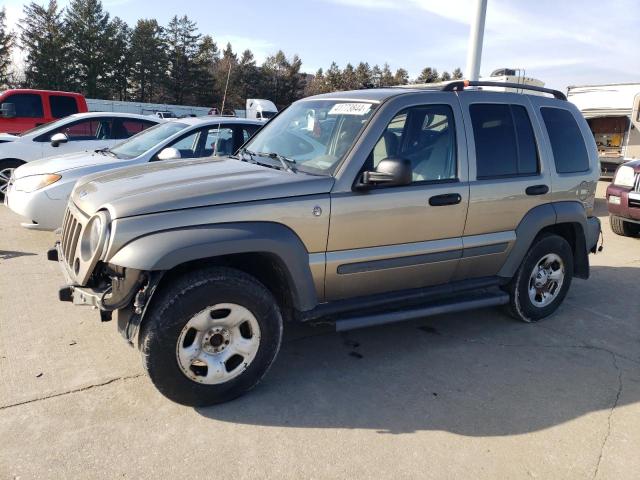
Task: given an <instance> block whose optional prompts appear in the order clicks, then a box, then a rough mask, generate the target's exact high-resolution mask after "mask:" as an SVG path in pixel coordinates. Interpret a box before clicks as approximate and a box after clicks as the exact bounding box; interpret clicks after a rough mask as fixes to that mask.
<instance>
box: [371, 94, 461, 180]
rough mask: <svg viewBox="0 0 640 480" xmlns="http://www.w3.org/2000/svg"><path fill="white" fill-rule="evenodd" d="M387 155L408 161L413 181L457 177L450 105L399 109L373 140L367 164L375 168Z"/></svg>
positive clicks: (454, 137) (452, 178)
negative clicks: (375, 139) (375, 141)
mask: <svg viewBox="0 0 640 480" xmlns="http://www.w3.org/2000/svg"><path fill="white" fill-rule="evenodd" d="M390 157H395V158H401V159H406V160H409V161H410V162H411V168H412V170H413V181H414V182H422V181H439V180H454V179H455V178H457V171H456V163H457V159H456V136H455V124H454V120H453V111H452V110H451V107H449V106H448V105H427V106H419V107H411V108H408V109H405V110H402V111H401V112H400V113H398V114H397V115H396V116H395V117H394V118H393V120H391V122H390V123H389V125H388V126H387V128H386V130H385V131H384V133H383V134H382V136H381V137H380V140H378V143H376V146H375V147H374V149H373V151H372V152H371V156H370V162H369V165H367V168H373V169H375V168H376V167H377V166H378V163H380V161H381V160H383V159H385V158H390Z"/></svg>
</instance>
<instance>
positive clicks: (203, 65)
mask: <svg viewBox="0 0 640 480" xmlns="http://www.w3.org/2000/svg"><path fill="white" fill-rule="evenodd" d="M219 60H220V52H219V51H218V45H216V42H214V41H213V38H212V37H211V36H210V35H205V36H204V37H202V39H201V40H200V43H199V44H198V53H197V55H196V58H195V64H196V76H195V79H194V84H193V89H194V101H195V103H196V104H197V105H204V106H211V107H213V105H215V103H216V98H217V96H216V91H215V87H216V85H215V67H216V64H217V62H218V61H219Z"/></svg>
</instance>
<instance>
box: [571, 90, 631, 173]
mask: <svg viewBox="0 0 640 480" xmlns="http://www.w3.org/2000/svg"><path fill="white" fill-rule="evenodd" d="M567 98H568V99H569V101H571V102H573V103H575V104H576V106H577V107H578V109H579V110H580V113H582V115H583V116H584V118H586V119H587V123H588V124H589V128H590V129H591V133H593V137H594V138H595V141H596V145H597V147H598V156H599V157H600V167H601V169H602V176H603V177H611V176H612V175H613V174H614V172H615V171H616V169H617V168H618V166H620V165H621V164H623V163H625V162H628V161H630V160H635V159H640V83H622V84H611V85H585V86H580V87H569V89H568V93H567Z"/></svg>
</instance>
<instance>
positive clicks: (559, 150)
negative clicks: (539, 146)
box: [540, 107, 589, 173]
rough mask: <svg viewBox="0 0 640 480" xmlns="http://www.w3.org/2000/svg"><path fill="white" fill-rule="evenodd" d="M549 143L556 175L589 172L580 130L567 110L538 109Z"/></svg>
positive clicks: (587, 156)
mask: <svg viewBox="0 0 640 480" xmlns="http://www.w3.org/2000/svg"><path fill="white" fill-rule="evenodd" d="M540 113H541V114H542V119H543V120H544V125H545V127H546V129H547V134H548V135H549V141H550V142H551V150H552V151H553V160H554V162H555V164H556V172H558V173H576V172H586V171H587V170H589V154H588V153H587V147H586V146H585V144H584V138H582V133H581V132H580V128H579V127H578V124H577V123H576V119H575V118H573V114H572V113H571V112H570V111H569V110H564V109H563V108H551V107H543V108H541V109H540Z"/></svg>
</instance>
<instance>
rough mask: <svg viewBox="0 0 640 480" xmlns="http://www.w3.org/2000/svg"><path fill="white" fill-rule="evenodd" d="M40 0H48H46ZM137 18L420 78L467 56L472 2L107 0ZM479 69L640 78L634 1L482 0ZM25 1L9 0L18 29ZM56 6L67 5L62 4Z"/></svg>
mask: <svg viewBox="0 0 640 480" xmlns="http://www.w3.org/2000/svg"><path fill="white" fill-rule="evenodd" d="M43 1H44V0H43ZM103 2H104V5H105V7H106V9H107V10H108V11H109V12H110V13H111V14H112V15H113V16H115V15H117V16H120V17H121V18H123V19H124V20H126V21H127V22H128V23H130V24H133V23H135V21H136V20H137V19H138V18H145V17H154V18H157V19H158V21H160V22H161V23H163V24H166V23H167V21H168V20H169V18H171V17H172V16H173V15H174V14H178V15H183V14H187V15H188V16H189V17H191V18H192V19H194V20H196V21H197V23H198V26H199V28H200V30H201V32H203V33H209V34H211V35H213V37H214V39H215V40H216V41H217V42H218V43H219V44H224V43H226V42H227V41H230V42H231V43H232V45H233V47H234V50H237V51H242V50H244V49H245V48H250V49H251V50H252V51H253V52H254V54H255V55H256V58H257V59H258V60H259V61H261V60H263V59H264V58H265V56H267V55H269V54H271V53H274V52H275V51H277V50H278V49H282V50H284V51H285V52H286V53H287V54H288V55H292V54H294V53H297V54H298V55H300V57H301V58H302V60H303V70H304V71H308V72H315V70H317V69H318V68H319V67H323V68H325V69H326V68H327V67H328V66H329V65H330V64H331V62H332V61H334V60H335V61H336V62H337V63H338V64H339V65H340V66H341V67H344V65H346V63H347V62H351V63H354V64H355V63H357V62H359V61H361V60H363V61H368V62H369V63H370V64H374V63H378V64H383V63H384V62H388V63H389V65H390V66H391V68H392V69H394V70H395V69H396V68H398V67H404V68H407V69H408V70H409V73H410V76H411V77H416V76H417V75H418V74H419V72H420V70H421V69H422V68H423V67H425V66H432V67H435V68H437V69H438V70H439V71H442V70H449V71H450V70H452V69H453V68H455V67H457V66H459V67H461V68H462V69H463V70H464V67H465V62H466V52H467V42H468V34H469V22H470V21H471V15H472V12H473V5H474V0H298V1H293V0H270V1H269V0H224V1H222V0H209V1H202V0H199V1H198V0H181V1H180V2H175V1H168V0H154V1H153V2H149V1H148V0H146V1H144V0H103ZM488 2H489V6H488V11H487V24H486V31H485V43H484V49H483V56H482V67H481V73H482V74H489V73H490V72H491V71H492V70H493V69H495V68H499V67H518V68H524V69H526V72H527V75H530V76H534V77H536V78H540V79H541V80H543V81H545V82H546V83H547V85H548V86H551V87H555V88H562V89H564V88H566V86H567V85H580V84H588V83H614V82H615V83H617V82H640V40H638V32H639V31H640V0H600V1H598V0H510V1H508V0H488ZM23 3H25V2H23V1H19V0H5V1H3V4H4V5H5V6H6V7H7V9H8V14H9V15H8V16H9V23H10V24H13V25H15V23H16V22H17V20H18V18H19V16H20V12H21V9H22V5H23ZM59 3H60V4H61V5H64V4H66V1H65V0H60V1H59Z"/></svg>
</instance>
